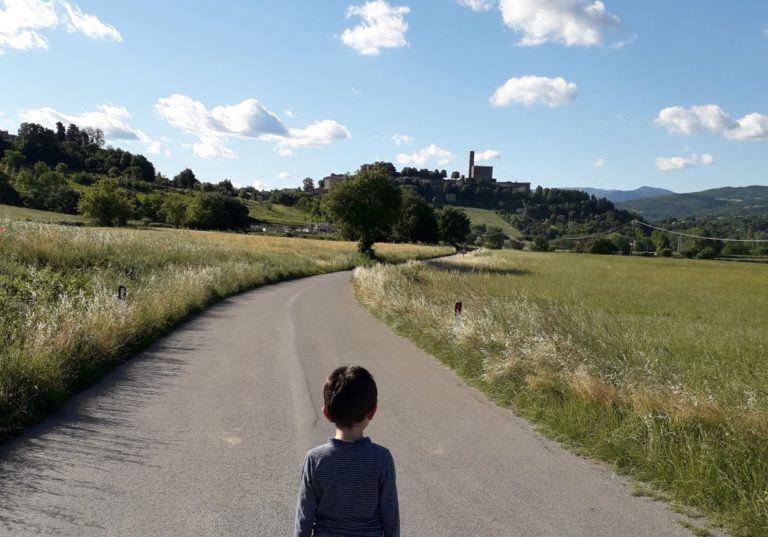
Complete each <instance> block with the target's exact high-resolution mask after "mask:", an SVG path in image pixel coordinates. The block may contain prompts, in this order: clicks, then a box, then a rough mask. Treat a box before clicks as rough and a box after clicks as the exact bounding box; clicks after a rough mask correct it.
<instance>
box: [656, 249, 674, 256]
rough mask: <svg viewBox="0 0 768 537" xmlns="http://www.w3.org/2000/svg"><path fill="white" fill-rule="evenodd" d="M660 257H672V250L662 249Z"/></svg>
mask: <svg viewBox="0 0 768 537" xmlns="http://www.w3.org/2000/svg"><path fill="white" fill-rule="evenodd" d="M659 255H660V256H661V257H672V250H670V249H669V248H662V249H661V251H660V252H659Z"/></svg>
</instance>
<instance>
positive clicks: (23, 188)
mask: <svg viewBox="0 0 768 537" xmlns="http://www.w3.org/2000/svg"><path fill="white" fill-rule="evenodd" d="M13 186H14V188H15V190H16V191H17V192H18V193H19V196H20V198H21V201H22V204H23V205H24V206H25V207H29V208H30V209H40V210H43V211H56V212H63V213H74V212H76V208H77V202H78V198H79V195H78V193H77V192H76V191H74V190H72V188H71V187H70V186H69V184H68V183H67V180H66V178H65V177H64V175H63V174H62V173H59V172H56V171H54V170H51V169H50V168H49V167H48V166H47V165H46V164H45V163H44V162H37V163H35V165H34V166H32V168H25V169H23V170H21V171H19V172H18V173H17V174H16V175H15V176H14V177H13Z"/></svg>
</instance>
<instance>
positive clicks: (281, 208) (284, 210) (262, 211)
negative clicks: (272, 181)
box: [248, 201, 310, 226]
mask: <svg viewBox="0 0 768 537" xmlns="http://www.w3.org/2000/svg"><path fill="white" fill-rule="evenodd" d="M248 212H249V214H250V215H251V218H253V219H254V220H257V221H259V222H263V223H265V224H282V225H286V226H303V225H305V224H308V223H309V222H310V218H309V214H308V213H306V212H305V211H302V210H300V209H296V208H294V207H288V206H286V205H279V204H277V203H260V202H256V201H249V202H248Z"/></svg>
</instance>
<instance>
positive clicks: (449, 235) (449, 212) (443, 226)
mask: <svg viewBox="0 0 768 537" xmlns="http://www.w3.org/2000/svg"><path fill="white" fill-rule="evenodd" d="M470 223H471V221H470V219H469V216H467V213H465V212H464V211H462V210H461V209H457V208H456V207H445V208H443V209H442V210H441V211H440V212H438V213H437V226H438V229H439V230H440V239H441V240H442V241H444V242H447V243H449V244H452V245H454V246H456V247H458V246H460V245H461V244H464V243H465V242H466V241H467V237H468V236H469V232H470Z"/></svg>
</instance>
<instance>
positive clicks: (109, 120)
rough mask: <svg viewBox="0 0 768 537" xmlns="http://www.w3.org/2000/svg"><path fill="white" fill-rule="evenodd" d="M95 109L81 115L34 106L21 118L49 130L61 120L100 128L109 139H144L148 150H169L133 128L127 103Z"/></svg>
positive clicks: (65, 122) (106, 105)
mask: <svg viewBox="0 0 768 537" xmlns="http://www.w3.org/2000/svg"><path fill="white" fill-rule="evenodd" d="M96 108H97V111H96V112H84V113H82V114H79V115H70V114H65V113H63V112H59V111H57V110H54V109H53V108H48V107H43V108H36V109H34V108H33V109H29V110H22V111H21V113H20V117H21V120H22V121H25V122H29V123H39V124H40V125H43V126H45V127H48V128H50V129H54V128H56V122H58V121H60V122H62V123H64V125H69V124H70V123H74V124H75V125H77V126H78V127H91V128H94V129H101V130H102V131H103V132H104V138H105V139H106V140H107V141H110V140H111V141H120V140H123V141H128V142H141V143H143V144H146V145H147V152H148V153H153V154H159V153H161V152H162V153H164V152H166V151H167V150H165V149H164V145H163V143H162V142H161V141H159V140H154V139H152V138H150V137H149V136H147V135H146V134H145V133H144V132H143V131H142V130H140V129H136V128H133V127H131V126H130V125H128V124H127V123H126V122H125V119H126V118H127V117H129V116H130V114H129V113H128V110H127V109H126V108H125V107H124V106H117V105H114V104H102V105H99V106H97V107H96Z"/></svg>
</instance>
